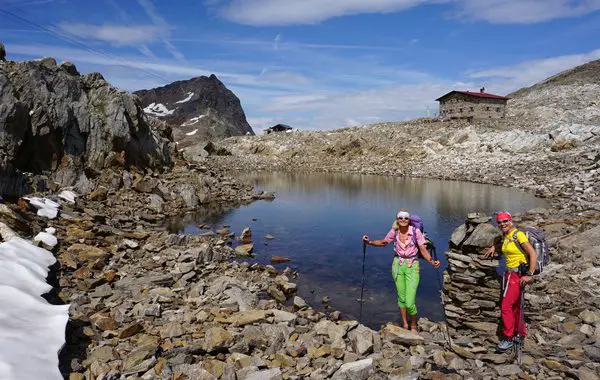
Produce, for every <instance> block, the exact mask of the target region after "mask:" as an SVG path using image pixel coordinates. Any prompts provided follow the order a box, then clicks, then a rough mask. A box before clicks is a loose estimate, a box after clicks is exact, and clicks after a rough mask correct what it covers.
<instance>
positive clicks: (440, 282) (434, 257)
mask: <svg viewBox="0 0 600 380" xmlns="http://www.w3.org/2000/svg"><path fill="white" fill-rule="evenodd" d="M428 240H429V239H428ZM429 242H430V243H431V249H430V250H431V256H433V260H435V261H438V256H437V250H436V249H435V245H434V244H433V242H432V241H431V240H429ZM435 270H436V272H437V276H436V277H437V280H438V286H439V287H440V302H441V304H442V310H443V312H444V322H443V323H442V324H441V327H442V330H444V331H442V334H443V335H444V338H445V340H446V343H447V344H448V348H449V349H450V348H451V347H452V340H451V339H450V333H449V332H448V326H447V322H448V317H447V316H446V307H445V305H444V284H443V283H442V276H441V273H440V268H435Z"/></svg>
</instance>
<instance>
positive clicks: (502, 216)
mask: <svg viewBox="0 0 600 380" xmlns="http://www.w3.org/2000/svg"><path fill="white" fill-rule="evenodd" d="M501 220H510V221H511V222H512V216H511V215H510V214H509V213H508V212H506V211H503V212H499V213H498V215H497V216H496V221H497V222H498V221H501Z"/></svg>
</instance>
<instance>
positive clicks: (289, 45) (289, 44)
mask: <svg viewBox="0 0 600 380" xmlns="http://www.w3.org/2000/svg"><path fill="white" fill-rule="evenodd" d="M278 36H279V35H278ZM171 41H180V42H199V43H210V44H216V45H222V44H233V45H255V46H265V47H272V46H274V43H276V44H277V49H295V48H306V49H325V50H331V49H340V50H383V51H386V50H389V51H396V50H403V48H402V47H399V46H381V45H349V44H347V45H339V44H337V45H336V44H311V43H303V42H293V41H282V37H280V38H279V39H276V40H273V41H269V40H251V39H224V38H171ZM413 41H415V42H418V40H411V41H410V42H411V43H413Z"/></svg>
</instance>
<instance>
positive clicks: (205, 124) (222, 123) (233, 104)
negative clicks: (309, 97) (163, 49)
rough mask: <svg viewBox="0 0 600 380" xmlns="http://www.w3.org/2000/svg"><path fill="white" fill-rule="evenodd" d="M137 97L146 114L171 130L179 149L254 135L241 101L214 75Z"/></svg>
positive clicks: (146, 91) (154, 90) (183, 81)
mask: <svg viewBox="0 0 600 380" xmlns="http://www.w3.org/2000/svg"><path fill="white" fill-rule="evenodd" d="M134 94H136V95H137V96H138V97H139V98H140V102H141V103H142V107H144V112H146V114H149V115H152V116H155V117H158V118H160V119H161V120H164V121H165V122H167V123H168V124H169V125H170V126H171V127H172V129H173V135H174V137H175V140H176V141H178V142H179V144H180V147H181V146H182V145H183V146H187V145H192V144H194V143H196V142H199V141H204V140H207V139H212V138H222V137H229V136H240V135H246V134H250V135H254V131H253V130H252V127H250V125H249V124H248V121H247V120H246V115H245V113H244V110H243V109H242V106H241V103H240V100H239V99H238V97H237V96H236V95H235V94H234V93H233V92H231V91H230V90H229V89H228V88H227V87H226V86H225V85H224V84H223V83H222V82H221V81H220V80H219V78H217V76H216V75H214V74H211V75H210V76H209V77H207V76H199V77H194V78H191V79H188V80H180V81H176V82H173V83H170V84H168V85H166V86H162V87H157V88H153V89H149V90H140V91H136V92H134Z"/></svg>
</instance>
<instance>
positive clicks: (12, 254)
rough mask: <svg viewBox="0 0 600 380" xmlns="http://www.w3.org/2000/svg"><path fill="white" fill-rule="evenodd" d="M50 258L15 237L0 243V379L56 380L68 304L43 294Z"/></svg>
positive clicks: (67, 316) (50, 256)
mask: <svg viewBox="0 0 600 380" xmlns="http://www.w3.org/2000/svg"><path fill="white" fill-rule="evenodd" d="M55 262H56V259H55V258H54V255H53V254H52V253H50V252H49V251H47V250H45V249H43V248H39V247H36V246H34V245H33V244H31V243H30V242H28V241H26V240H24V239H21V238H19V237H14V238H12V239H11V240H9V241H7V242H5V243H1V244H0V304H1V305H2V309H1V311H0V339H1V340H2V344H1V345H0V379H22V380H33V379H49V380H54V379H56V380H60V379H62V378H63V377H62V375H61V373H60V371H59V369H58V351H59V350H60V349H61V347H62V346H63V344H64V343H65V328H66V325H67V322H68V320H69V305H50V304H49V303H48V302H46V300H44V299H43V298H42V297H41V295H42V294H44V293H47V292H48V291H50V290H51V289H52V286H50V285H48V284H47V283H46V277H47V275H48V267H49V266H51V265H53V264H54V263H55Z"/></svg>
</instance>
